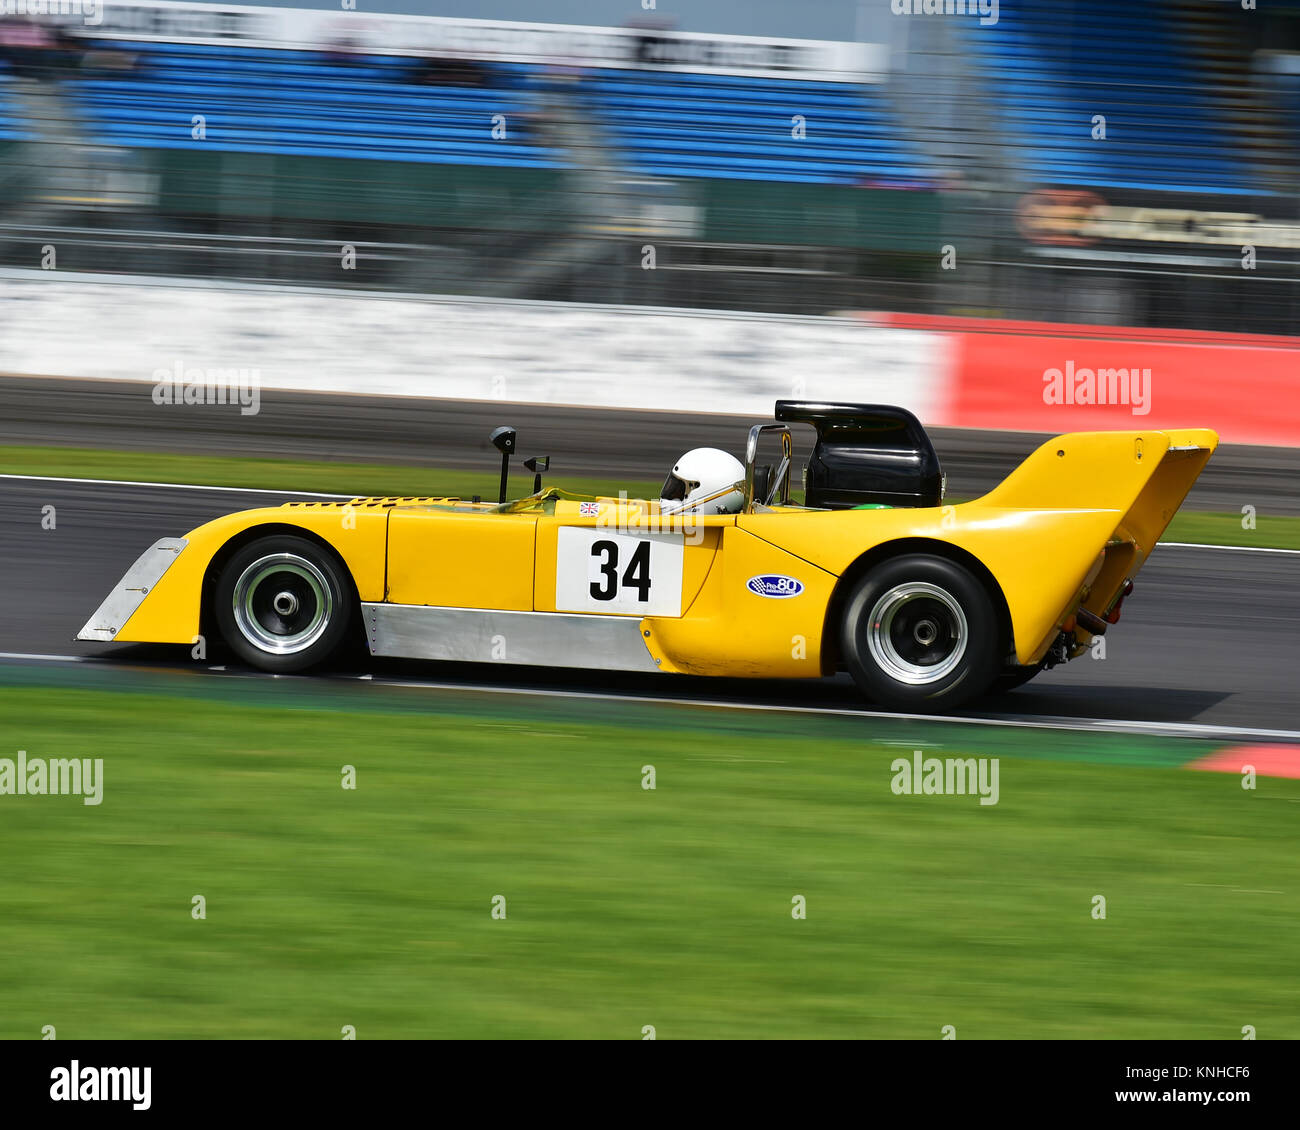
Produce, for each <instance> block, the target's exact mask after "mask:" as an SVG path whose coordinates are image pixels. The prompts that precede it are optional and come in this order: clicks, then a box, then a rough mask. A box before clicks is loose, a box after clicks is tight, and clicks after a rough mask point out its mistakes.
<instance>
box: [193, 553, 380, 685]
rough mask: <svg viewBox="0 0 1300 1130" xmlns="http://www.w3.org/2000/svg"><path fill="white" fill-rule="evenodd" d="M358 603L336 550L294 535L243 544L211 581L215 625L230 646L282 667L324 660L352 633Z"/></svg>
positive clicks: (255, 662) (258, 663)
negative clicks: (350, 631)
mask: <svg viewBox="0 0 1300 1130" xmlns="http://www.w3.org/2000/svg"><path fill="white" fill-rule="evenodd" d="M353 603H354V601H353V595H352V583H351V580H350V579H349V577H348V573H347V568H346V566H344V564H343V562H342V561H340V560H339V558H338V555H337V554H336V553H334V551H333V550H331V549H328V548H326V547H325V546H322V545H320V544H319V543H317V542H314V541H309V540H308V539H306V538H300V537H293V536H292V535H288V534H274V535H271V536H269V537H264V538H258V539H257V540H256V541H252V542H249V543H248V545H246V546H244V547H243V548H242V549H239V550H237V551H236V552H235V553H234V554H233V555H232V556H231V558H230V560H229V561H227V562H226V564H225V566H224V567H223V568H222V570H221V574H220V576H219V577H218V578H217V582H216V585H215V586H214V588H213V610H214V612H215V613H216V620H217V627H218V628H219V629H220V631H221V636H222V638H223V639H224V640H225V641H226V643H227V644H228V645H229V647H230V649H231V650H232V651H234V653H235V654H236V655H238V656H239V658H240V659H242V660H244V662H246V663H249V664H251V665H252V666H254V667H259V668H261V669H262V670H263V671H274V672H277V673H280V674H284V673H288V672H292V671H305V670H307V669H308V668H311V667H317V666H319V665H320V664H322V663H324V662H325V661H326V660H327V659H328V658H329V657H330V656H331V655H332V654H333V653H334V652H335V651H336V650H337V649H338V646H339V644H340V643H342V641H343V639H344V638H345V637H346V635H347V633H348V626H349V624H350V623H351V622H352V615H353Z"/></svg>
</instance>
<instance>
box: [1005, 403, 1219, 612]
mask: <svg viewBox="0 0 1300 1130" xmlns="http://www.w3.org/2000/svg"><path fill="white" fill-rule="evenodd" d="M1218 445H1219V437H1218V435H1217V434H1216V433H1215V432H1213V431H1211V430H1210V429H1208V428H1186V429H1179V430H1175V431H1160V432H1157V431H1152V432H1075V433H1072V434H1069V435H1063V436H1057V437H1056V438H1055V439H1052V440H1048V441H1047V442H1046V443H1045V444H1043V445H1042V446H1041V447H1039V448H1038V450H1037V451H1035V452H1034V453H1033V454H1032V455H1030V456H1029V458H1028V459H1026V460H1025V461H1024V462H1023V463H1022V464H1020V466H1019V467H1017V468H1016V469H1015V470H1014V471H1013V472H1012V473H1011V474H1010V475H1008V476H1007V478H1006V479H1004V480H1003V481H1002V483H1001V484H999V485H998V486H997V487H995V488H994V489H993V490H992V491H990V492H989V493H988V494H987V495H985V496H984V497H983V498H982V499H980V500H979V501H980V504H981V505H984V506H995V507H1000V508H1006V509H1025V510H1040V511H1041V510H1089V511H1094V512H1095V511H1099V510H1109V511H1113V512H1114V514H1115V525H1114V529H1113V532H1112V533H1111V535H1110V538H1109V539H1108V541H1107V543H1106V546H1105V560H1104V561H1103V563H1102V566H1101V570H1100V572H1099V573H1098V574H1097V576H1096V577H1095V578H1094V579H1093V581H1092V583H1091V585H1090V586H1089V588H1088V591H1087V592H1086V594H1085V597H1084V600H1083V604H1082V606H1083V607H1085V608H1087V609H1089V610H1090V611H1092V612H1095V613H1097V614H1098V615H1100V616H1102V617H1105V616H1106V615H1107V614H1108V613H1109V612H1110V611H1111V609H1112V608H1113V607H1114V606H1115V604H1116V603H1118V601H1119V599H1120V598H1121V597H1122V596H1123V594H1124V592H1125V591H1126V584H1127V582H1129V581H1131V580H1132V579H1133V577H1134V575H1135V574H1136V573H1137V572H1138V570H1139V569H1141V568H1142V565H1143V564H1144V563H1145V562H1146V559H1147V558H1148V557H1149V556H1150V555H1151V551H1152V550H1153V549H1154V548H1155V545H1156V543H1157V542H1158V541H1159V540H1160V536H1161V535H1162V534H1163V533H1164V532H1165V529H1166V528H1167V527H1168V525H1169V523H1170V522H1171V521H1172V520H1173V517H1174V515H1175V514H1176V513H1177V512H1178V508H1179V507H1180V506H1181V505H1182V504H1183V500H1184V499H1185V498H1186V497H1187V493H1188V492H1189V491H1190V490H1191V489H1192V485H1193V484H1194V483H1195V482H1196V480H1197V478H1198V477H1199V476H1200V474H1201V471H1202V470H1203V469H1204V468H1205V464H1206V463H1207V462H1209V459H1210V456H1211V455H1212V454H1213V453H1214V449H1215V448H1216V447H1218Z"/></svg>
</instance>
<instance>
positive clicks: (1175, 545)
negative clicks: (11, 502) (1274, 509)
mask: <svg viewBox="0 0 1300 1130" xmlns="http://www.w3.org/2000/svg"><path fill="white" fill-rule="evenodd" d="M0 479H21V480H24V481H27V482H38V483H90V484H91V485H98V486H112V487H169V488H171V489H173V490H215V491H229V492H231V493H233V494H287V495H292V496H296V497H299V498H301V497H304V496H310V497H312V498H359V497H363V496H361V495H356V494H325V493H324V492H322V491H315V490H272V489H271V488H269V487H213V486H203V485H201V484H199V483H149V482H140V481H137V480H135V479H71V478H63V477H61V476H58V475H4V474H0ZM1158 544H1160V545H1162V546H1166V547H1168V548H1171V549H1226V550H1233V551H1236V552H1240V553H1290V554H1300V549H1272V548H1269V547H1266V546H1258V545H1204V544H1202V543H1200V542H1192V541H1162V542H1159V543H1158Z"/></svg>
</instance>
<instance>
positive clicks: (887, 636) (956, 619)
mask: <svg viewBox="0 0 1300 1130" xmlns="http://www.w3.org/2000/svg"><path fill="white" fill-rule="evenodd" d="M969 640H970V630H969V628H968V627H967V625H966V613H965V612H963V611H962V607H961V605H960V604H958V603H957V601H956V600H955V599H954V598H953V597H952V595H951V594H950V593H948V592H945V591H944V590H943V589H941V588H939V586H938V585H931V584H927V583H926V582H924V581H910V582H908V583H907V584H904V585H895V586H894V587H893V588H892V589H890V590H889V591H888V592H886V593H885V594H884V595H882V596H881V597H880V599H879V600H877V601H876V604H875V607H874V608H872V610H871V618H870V620H869V621H868V626H867V649H868V650H869V651H870V652H871V658H872V660H873V661H874V662H875V664H876V666H877V667H879V668H880V669H881V670H882V671H883V672H884V673H885V674H886V675H888V676H889V677H890V678H891V679H895V680H897V681H898V682H900V683H907V684H908V685H909V686H924V685H926V684H927V683H937V682H939V680H941V679H945V678H947V677H948V676H949V675H951V674H952V673H953V671H955V670H956V669H957V666H958V664H960V663H961V661H962V657H963V656H964V655H965V654H966V646H967V644H968V643H969Z"/></svg>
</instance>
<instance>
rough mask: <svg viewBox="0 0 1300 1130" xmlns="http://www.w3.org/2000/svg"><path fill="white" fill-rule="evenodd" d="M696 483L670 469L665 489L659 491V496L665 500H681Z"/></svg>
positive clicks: (665, 481) (665, 480)
mask: <svg viewBox="0 0 1300 1130" xmlns="http://www.w3.org/2000/svg"><path fill="white" fill-rule="evenodd" d="M696 485H697V484H696V483H688V482H687V481H686V480H685V479H681V478H678V477H677V476H676V475H675V474H673V472H672V471H669V472H668V477H667V478H666V479H664V486H663V490H661V491H660V492H659V497H660V498H661V499H663V500H664V501H665V502H681V501H682V499H684V498H685V497H686V496H687V495H688V494H690V493H691V491H692V490H693V489H694V488H695V486H696Z"/></svg>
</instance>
